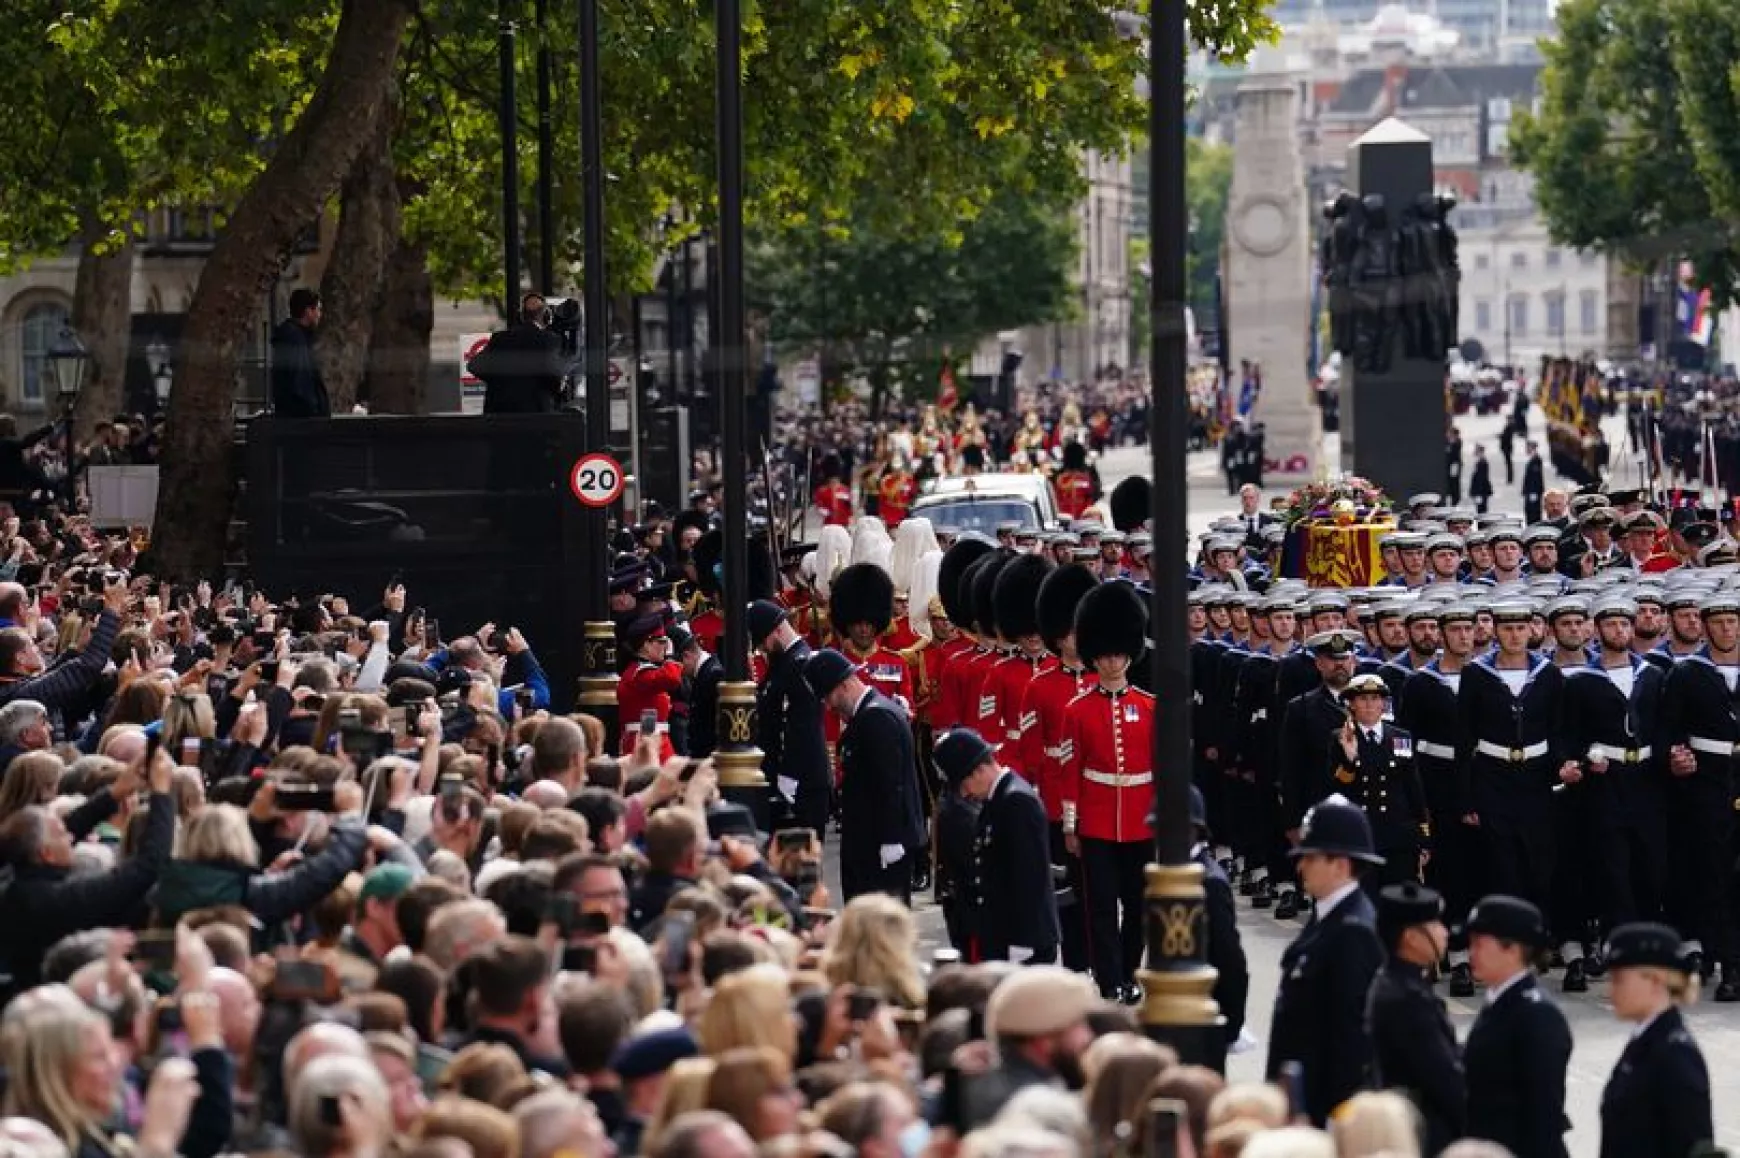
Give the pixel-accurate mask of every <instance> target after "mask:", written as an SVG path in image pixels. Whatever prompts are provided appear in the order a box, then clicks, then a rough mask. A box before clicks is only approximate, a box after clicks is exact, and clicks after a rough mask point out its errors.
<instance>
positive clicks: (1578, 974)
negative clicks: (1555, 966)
mask: <svg viewBox="0 0 1740 1158" xmlns="http://www.w3.org/2000/svg"><path fill="white" fill-rule="evenodd" d="M1562 988H1563V989H1564V991H1565V992H1566V993H1587V992H1589V978H1587V977H1585V976H1584V975H1583V959H1582V958H1581V957H1579V958H1577V959H1576V960H1573V961H1567V962H1565V980H1564V981H1563V983H1562Z"/></svg>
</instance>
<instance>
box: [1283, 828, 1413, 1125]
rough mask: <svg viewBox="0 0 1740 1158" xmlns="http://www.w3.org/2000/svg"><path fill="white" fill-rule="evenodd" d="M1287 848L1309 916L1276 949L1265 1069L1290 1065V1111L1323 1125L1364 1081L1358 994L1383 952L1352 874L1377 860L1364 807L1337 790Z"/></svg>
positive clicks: (1372, 914) (1367, 1051) (1362, 996)
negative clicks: (1294, 1074)
mask: <svg viewBox="0 0 1740 1158" xmlns="http://www.w3.org/2000/svg"><path fill="white" fill-rule="evenodd" d="M1293 855H1294V857H1295V859H1296V861H1297V865H1298V870H1299V880H1300V882H1301V884H1302V885H1303V886H1304V889H1305V892H1306V894H1307V895H1308V896H1310V898H1311V900H1312V912H1311V920H1310V922H1309V923H1307V924H1306V926H1305V928H1304V929H1303V930H1302V931H1301V932H1300V934H1299V936H1298V938H1297V939H1296V940H1294V941H1293V943H1292V944H1290V945H1288V946H1287V948H1286V951H1285V952H1283V953H1282V954H1281V985H1280V992H1279V993H1278V994H1277V995H1276V998H1275V1011H1274V1017H1273V1020H1272V1021H1271V1023H1270V1029H1269V1058H1268V1066H1267V1069H1266V1071H1265V1076H1266V1077H1267V1078H1268V1079H1269V1080H1270V1081H1274V1080H1275V1079H1277V1078H1279V1077H1280V1076H1281V1071H1282V1069H1283V1067H1285V1066H1286V1065H1287V1063H1289V1062H1296V1063H1298V1065H1299V1067H1300V1069H1301V1070H1302V1071H1303V1076H1304V1083H1303V1084H1304V1092H1305V1098H1304V1105H1302V1106H1294V1107H1293V1111H1294V1113H1303V1114H1305V1115H1306V1116H1307V1117H1309V1118H1310V1119H1311V1122H1312V1123H1313V1124H1314V1125H1317V1126H1322V1125H1323V1124H1324V1123H1325V1122H1326V1121H1328V1119H1329V1116H1330V1114H1331V1113H1333V1112H1334V1110H1335V1108H1336V1107H1337V1106H1339V1105H1340V1104H1341V1103H1342V1102H1344V1101H1346V1100H1347V1099H1348V1098H1350V1097H1352V1096H1353V1095H1354V1094H1356V1093H1358V1092H1359V1091H1360V1089H1362V1088H1363V1087H1364V1085H1365V1080H1366V1070H1367V1066H1368V1063H1369V1061H1370V1057H1371V1040H1370V1039H1369V1038H1368V1037H1367V1036H1366V1034H1365V1005H1366V994H1367V992H1369V990H1370V989H1371V983H1372V978H1373V977H1375V976H1376V975H1377V971H1378V969H1379V968H1380V967H1381V966H1382V964H1383V958H1384V951H1383V947H1382V946H1381V945H1380V944H1379V943H1378V936H1377V913H1376V910H1375V909H1373V907H1372V903H1371V898H1370V897H1369V896H1367V894H1366V892H1365V890H1364V889H1362V888H1360V887H1359V871H1360V869H1361V868H1363V867H1365V866H1368V865H1375V864H1379V863H1381V859H1380V858H1379V857H1378V855H1377V853H1376V852H1374V851H1373V850H1372V842H1371V826H1370V825H1368V824H1367V823H1366V819H1365V813H1363V812H1361V811H1360V810H1359V808H1358V806H1357V805H1354V804H1351V803H1349V802H1348V800H1347V799H1346V797H1343V796H1331V797H1329V798H1328V799H1327V800H1324V801H1323V802H1321V803H1320V804H1318V805H1317V806H1316V807H1314V808H1312V809H1311V811H1310V812H1309V813H1307V814H1306V816H1305V820H1304V828H1303V830H1302V832H1301V833H1300V838H1299V846H1298V847H1297V848H1295V849H1294V850H1293Z"/></svg>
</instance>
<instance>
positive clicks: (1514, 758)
mask: <svg viewBox="0 0 1740 1158" xmlns="http://www.w3.org/2000/svg"><path fill="white" fill-rule="evenodd" d="M1547 749H1548V744H1547V742H1546V741H1545V740H1542V741H1541V742H1540V743H1538V744H1530V745H1529V746H1528V747H1526V748H1506V747H1505V746H1504V745H1503V744H1494V743H1493V742H1492V741H1490V740H1481V741H1478V742H1477V743H1476V744H1475V745H1474V750H1475V751H1476V752H1479V753H1480V754H1481V755H1482V756H1491V757H1492V758H1493V759H1494V760H1505V761H1508V762H1510V763H1512V764H1522V763H1524V762H1526V761H1529V760H1538V759H1540V758H1541V757H1542V756H1545V755H1546V754H1547Z"/></svg>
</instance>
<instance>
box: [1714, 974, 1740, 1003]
mask: <svg viewBox="0 0 1740 1158" xmlns="http://www.w3.org/2000/svg"><path fill="white" fill-rule="evenodd" d="M1716 1000H1717V1001H1720V1002H1722V1003H1723V1004H1724V1005H1726V1004H1728V1003H1730V1002H1734V1001H1740V968H1736V967H1735V966H1733V965H1723V966H1722V980H1721V981H1720V982H1718V983H1717V985H1716Z"/></svg>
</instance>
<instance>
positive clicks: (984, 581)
mask: <svg viewBox="0 0 1740 1158" xmlns="http://www.w3.org/2000/svg"><path fill="white" fill-rule="evenodd" d="M1015 558H1016V555H1015V551H1014V549H1013V548H1010V547H1004V548H1000V549H999V550H998V551H997V552H996V553H995V554H992V555H987V556H986V557H985V558H984V559H983V560H981V561H980V562H979V563H978V564H977V565H975V566H974V567H973V571H972V575H971V576H970V577H969V580H968V581H969V582H970V584H971V586H972V593H973V595H972V599H973V621H974V622H975V623H976V624H977V625H978V630H979V639H980V641H981V643H982V646H983V649H984V650H983V653H982V654H975V655H973V656H971V657H970V658H969V659H968V660H967V663H966V668H967V682H966V684H965V685H964V687H963V690H964V691H965V692H966V693H967V695H968V699H967V701H966V708H967V714H966V717H965V718H964V719H963V720H962V721H961V723H962V724H963V725H964V726H965V727H969V728H972V729H974V730H975V731H977V732H978V733H979V735H980V736H981V737H983V738H984V741H985V743H987V744H989V745H991V747H992V748H996V747H997V746H998V745H999V744H1001V743H1002V742H1003V715H1002V713H1001V712H1000V711H999V710H998V708H999V704H998V701H997V687H996V685H995V684H994V683H992V681H991V677H992V674H993V673H994V672H995V671H996V670H997V665H998V664H1000V663H1002V662H1003V661H1004V660H1005V659H1008V658H1009V657H1010V656H1011V655H1013V654H1015V649H1014V648H1013V647H1011V646H1010V644H1009V641H1008V640H1006V639H1004V638H1002V637H1001V636H1000V635H998V634H997V607H996V590H997V577H998V576H1000V575H1001V574H1002V573H1003V569H1004V568H1005V567H1007V566H1008V565H1009V564H1010V562H1011V561H1012V560H1014V559H1015Z"/></svg>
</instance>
